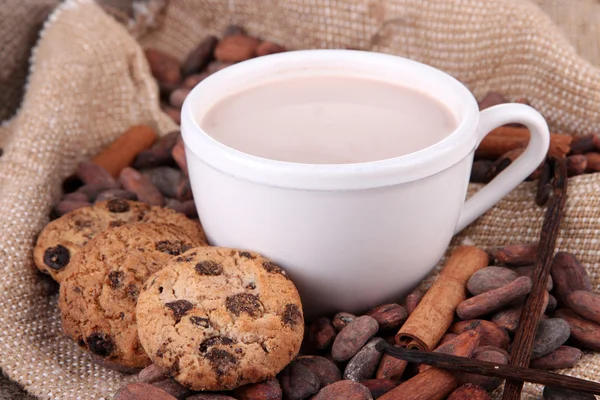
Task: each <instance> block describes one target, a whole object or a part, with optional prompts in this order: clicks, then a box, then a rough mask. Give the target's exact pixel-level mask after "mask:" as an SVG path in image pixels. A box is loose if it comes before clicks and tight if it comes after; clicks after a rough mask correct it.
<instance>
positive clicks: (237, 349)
mask: <svg viewBox="0 0 600 400" xmlns="http://www.w3.org/2000/svg"><path fill="white" fill-rule="evenodd" d="M235 352H236V353H238V354H242V353H243V352H244V350H242V349H241V348H239V347H238V348H236V349H235Z"/></svg>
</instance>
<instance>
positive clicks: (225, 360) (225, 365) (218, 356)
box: [206, 349, 237, 376]
mask: <svg viewBox="0 0 600 400" xmlns="http://www.w3.org/2000/svg"><path fill="white" fill-rule="evenodd" d="M206 358H207V359H208V361H210V363H211V365H212V367H213V369H214V370H215V372H216V373H217V376H223V375H224V374H225V373H227V371H229V370H230V369H231V368H232V367H234V366H235V365H236V364H237V358H235V356H234V355H233V354H231V353H230V352H228V351H225V350H221V349H212V350H211V351H209V352H208V353H207V354H206Z"/></svg>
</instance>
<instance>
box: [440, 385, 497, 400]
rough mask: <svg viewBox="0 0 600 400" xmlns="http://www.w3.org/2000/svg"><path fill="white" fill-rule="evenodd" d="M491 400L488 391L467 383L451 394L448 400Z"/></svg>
mask: <svg viewBox="0 0 600 400" xmlns="http://www.w3.org/2000/svg"><path fill="white" fill-rule="evenodd" d="M488 399H491V397H490V395H489V394H488V392H486V390H485V389H484V388H483V387H481V386H479V385H473V384H472V383H467V384H465V385H462V386H460V387H458V388H457V389H456V390H455V391H454V392H452V393H450V396H448V400H488Z"/></svg>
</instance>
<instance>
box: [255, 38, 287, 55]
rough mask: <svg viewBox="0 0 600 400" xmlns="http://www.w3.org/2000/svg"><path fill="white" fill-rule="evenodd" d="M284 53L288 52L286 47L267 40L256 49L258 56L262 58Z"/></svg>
mask: <svg viewBox="0 0 600 400" xmlns="http://www.w3.org/2000/svg"><path fill="white" fill-rule="evenodd" d="M284 51H286V50H285V47H283V46H281V45H279V44H277V43H273V42H269V41H268V40H265V41H264V42H262V43H261V44H259V45H258V47H257V48H256V56H257V57H262V56H266V55H269V54H275V53H283V52H284Z"/></svg>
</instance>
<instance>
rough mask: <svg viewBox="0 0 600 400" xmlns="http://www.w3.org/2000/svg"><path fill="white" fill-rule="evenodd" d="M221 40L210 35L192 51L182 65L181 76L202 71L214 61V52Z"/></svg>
mask: <svg viewBox="0 0 600 400" xmlns="http://www.w3.org/2000/svg"><path fill="white" fill-rule="evenodd" d="M218 42H219V39H217V37H216V36H213V35H209V36H207V37H206V38H204V40H202V42H200V44H199V45H198V46H197V47H196V48H195V49H194V50H192V51H191V52H190V53H189V54H188V56H187V58H186V59H185V61H184V62H183V63H182V64H181V74H182V75H183V76H189V75H192V74H195V73H198V72H200V71H202V68H204V67H206V65H207V64H208V63H209V62H210V61H211V60H212V58H213V52H214V50H215V47H216V46H217V43H218Z"/></svg>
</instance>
